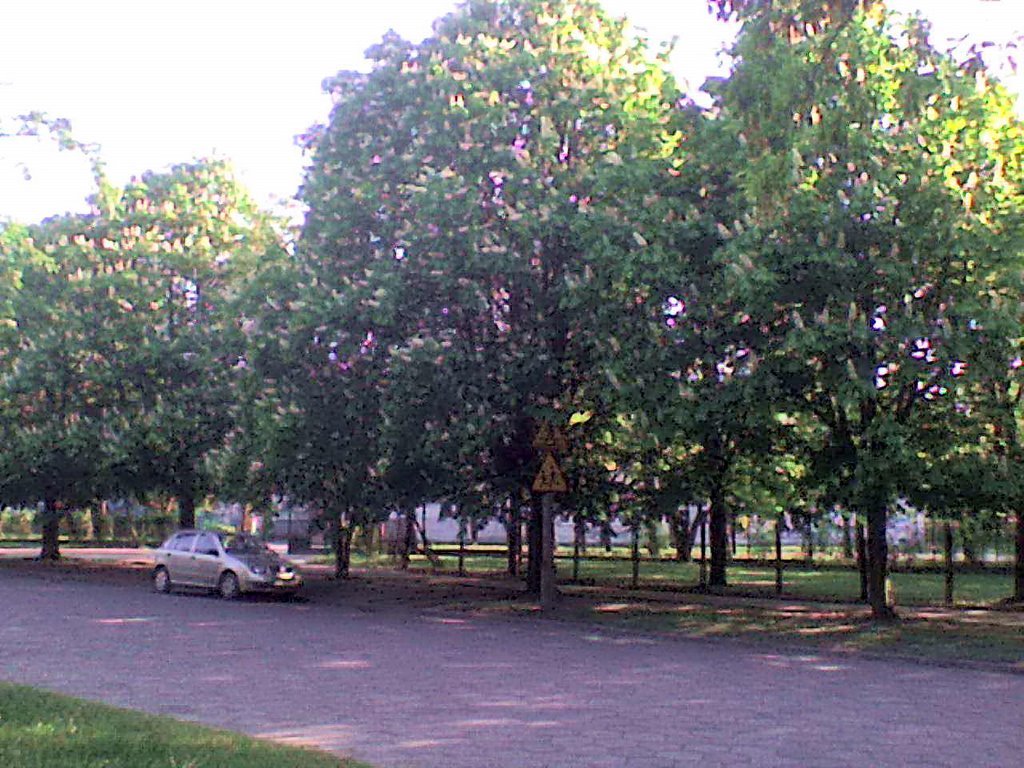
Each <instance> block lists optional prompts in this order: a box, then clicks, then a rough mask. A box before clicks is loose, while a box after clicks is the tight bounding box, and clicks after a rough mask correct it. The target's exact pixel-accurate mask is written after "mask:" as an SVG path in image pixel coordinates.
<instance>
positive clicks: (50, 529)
mask: <svg viewBox="0 0 1024 768" xmlns="http://www.w3.org/2000/svg"><path fill="white" fill-rule="evenodd" d="M60 518H61V513H60V511H59V510H58V509H57V503H56V502H55V501H54V500H53V499H46V500H44V501H43V526H42V534H43V543H42V549H41V551H40V552H39V559H40V560H60Z"/></svg>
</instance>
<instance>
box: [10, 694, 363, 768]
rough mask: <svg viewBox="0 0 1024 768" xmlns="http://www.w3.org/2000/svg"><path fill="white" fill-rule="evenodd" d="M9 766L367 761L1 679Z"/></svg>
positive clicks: (318, 765) (229, 766)
mask: <svg viewBox="0 0 1024 768" xmlns="http://www.w3.org/2000/svg"><path fill="white" fill-rule="evenodd" d="M0 766H4V768H101V767H102V768H368V767H367V766H364V765H362V764H359V763H354V762H349V761H344V760H341V759H339V758H337V757H335V756H333V755H329V754H327V753H324V752H316V751H313V750H310V749H302V748H297V747H287V746H282V745H279V744H273V743H271V742H267V741H261V740H259V739H253V738H250V737H248V736H243V735H241V734H237V733H231V732H230V731H221V730H214V729H212V728H205V727H202V726H198V725H192V724H190V723H183V722H180V721H178V720H173V719H171V718H167V717H156V716H153V715H144V714H141V713H138V712H131V711H128V710H123V709H118V708H115V707H109V706H106V705H103V704H96V703H93V702H88V701H82V700H81V699H74V698H70V697H68V696H61V695H58V694H54V693H48V692H45V691H40V690H37V689H35V688H27V687H25V686H19V685H11V684H8V683H0Z"/></svg>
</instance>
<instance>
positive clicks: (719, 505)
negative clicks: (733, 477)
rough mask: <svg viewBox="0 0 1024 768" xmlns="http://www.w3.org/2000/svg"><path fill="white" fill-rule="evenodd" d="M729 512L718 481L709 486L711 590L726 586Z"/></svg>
mask: <svg viewBox="0 0 1024 768" xmlns="http://www.w3.org/2000/svg"><path fill="white" fill-rule="evenodd" d="M728 523H729V510H728V508H727V507H726V504H725V489H724V487H723V486H722V483H721V481H720V480H716V481H715V482H714V483H712V486H711V513H710V524H709V526H708V528H709V530H708V535H709V538H710V539H711V574H710V579H709V581H708V585H709V586H710V587H711V588H712V589H717V588H721V587H725V586H726V575H725V573H726V567H727V563H728V560H729V536H728V531H727V528H728Z"/></svg>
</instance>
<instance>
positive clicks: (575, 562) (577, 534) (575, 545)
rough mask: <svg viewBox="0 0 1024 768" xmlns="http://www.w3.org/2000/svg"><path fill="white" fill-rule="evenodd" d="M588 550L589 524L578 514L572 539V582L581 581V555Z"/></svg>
mask: <svg viewBox="0 0 1024 768" xmlns="http://www.w3.org/2000/svg"><path fill="white" fill-rule="evenodd" d="M586 548H587V524H586V523H585V522H584V521H583V518H582V517H581V516H580V515H579V514H577V515H576V517H575V520H574V525H573V537H572V580H573V582H578V581H579V580H580V554H581V553H583V552H586Z"/></svg>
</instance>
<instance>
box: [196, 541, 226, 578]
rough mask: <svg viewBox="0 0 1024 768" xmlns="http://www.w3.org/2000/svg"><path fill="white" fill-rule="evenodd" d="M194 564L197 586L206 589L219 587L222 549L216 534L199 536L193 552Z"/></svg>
mask: <svg viewBox="0 0 1024 768" xmlns="http://www.w3.org/2000/svg"><path fill="white" fill-rule="evenodd" d="M192 564H193V567H194V569H195V570H194V572H193V573H194V575H195V580H196V583H197V584H201V585H202V586H204V587H214V586H216V585H217V577H219V576H220V565H221V549H220V542H219V541H218V539H217V537H216V536H215V535H214V534H212V533H201V534H199V537H198V538H197V539H196V544H195V547H194V548H193V550H192Z"/></svg>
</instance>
